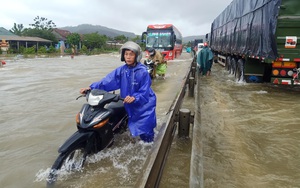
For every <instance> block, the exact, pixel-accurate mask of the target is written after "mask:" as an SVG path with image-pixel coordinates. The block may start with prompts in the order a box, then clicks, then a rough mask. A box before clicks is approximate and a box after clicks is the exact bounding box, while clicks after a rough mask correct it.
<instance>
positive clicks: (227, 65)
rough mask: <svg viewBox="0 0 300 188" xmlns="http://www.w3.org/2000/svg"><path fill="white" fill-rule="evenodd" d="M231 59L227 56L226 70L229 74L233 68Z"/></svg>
mask: <svg viewBox="0 0 300 188" xmlns="http://www.w3.org/2000/svg"><path fill="white" fill-rule="evenodd" d="M230 59H231V57H230V56H227V58H226V63H225V70H227V71H228V72H229V71H230V66H231V63H230Z"/></svg>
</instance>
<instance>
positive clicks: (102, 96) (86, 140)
mask: <svg viewBox="0 0 300 188" xmlns="http://www.w3.org/2000/svg"><path fill="white" fill-rule="evenodd" d="M81 97H86V100H87V103H85V104H84V105H83V106H82V108H81V110H80V112H79V113H78V114H77V115H76V123H77V131H76V132H75V133H74V134H73V135H71V136H70V137H69V138H68V139H67V140H66V141H65V142H64V144H63V145H62V146H60V148H59V149H58V152H59V155H58V157H57V159H56V160H55V162H54V164H53V165H52V167H51V170H50V173H49V175H48V177H47V186H52V185H54V183H55V182H56V180H57V178H58V171H59V170H60V169H64V170H66V171H74V170H80V169H81V168H82V167H83V165H84V163H85V160H86V158H87V156H89V155H92V154H96V153H98V152H99V151H101V150H103V149H105V148H108V147H110V146H111V145H112V144H113V141H114V135H115V134H117V133H119V134H120V133H123V132H125V131H126V130H127V123H128V115H127V113H126V111H125V108H124V104H123V99H122V98H121V97H120V95H118V94H114V93H109V92H106V91H104V90H98V89H95V90H88V91H86V93H85V94H83V95H81V96H79V97H77V99H76V100H78V99H79V98H81Z"/></svg>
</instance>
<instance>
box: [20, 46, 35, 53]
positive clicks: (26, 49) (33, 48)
mask: <svg viewBox="0 0 300 188" xmlns="http://www.w3.org/2000/svg"><path fill="white" fill-rule="evenodd" d="M35 49H36V46H32V47H30V48H24V51H23V53H24V54H35Z"/></svg>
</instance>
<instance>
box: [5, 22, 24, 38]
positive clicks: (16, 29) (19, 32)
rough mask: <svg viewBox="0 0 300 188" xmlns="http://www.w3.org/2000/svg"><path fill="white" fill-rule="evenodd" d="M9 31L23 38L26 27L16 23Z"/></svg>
mask: <svg viewBox="0 0 300 188" xmlns="http://www.w3.org/2000/svg"><path fill="white" fill-rule="evenodd" d="M9 31H10V32H12V33H14V34H16V35H19V36H22V34H23V31H24V26H23V24H16V23H14V27H13V28H11V29H10V30H9Z"/></svg>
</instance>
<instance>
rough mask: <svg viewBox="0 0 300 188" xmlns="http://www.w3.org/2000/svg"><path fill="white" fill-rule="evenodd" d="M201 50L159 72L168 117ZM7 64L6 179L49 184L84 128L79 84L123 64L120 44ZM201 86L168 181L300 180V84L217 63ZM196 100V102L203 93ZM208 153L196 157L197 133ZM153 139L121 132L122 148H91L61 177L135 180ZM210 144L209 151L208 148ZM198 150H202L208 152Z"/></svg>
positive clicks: (162, 113) (84, 186)
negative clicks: (242, 75)
mask: <svg viewBox="0 0 300 188" xmlns="http://www.w3.org/2000/svg"><path fill="white" fill-rule="evenodd" d="M191 61H192V60H191V57H190V55H189V54H186V53H183V55H182V56H181V57H180V58H178V59H176V60H174V61H170V62H169V64H168V72H167V74H166V79H165V80H164V79H161V78H157V79H155V80H153V82H152V87H153V90H154V91H155V92H156V94H157V98H158V104H157V117H158V126H157V128H156V130H155V131H156V132H158V131H159V128H160V126H161V125H162V123H164V122H165V121H166V120H167V118H168V116H167V113H168V110H169V107H170V106H171V105H172V102H173V100H174V98H175V97H176V94H177V93H178V91H179V89H180V87H181V86H182V80H183V77H184V75H185V74H186V71H187V68H188V67H189V66H190V63H191ZM6 62H7V65H6V66H5V67H3V68H0V76H1V79H0V106H1V108H0V127H1V132H0V148H1V149H0V160H1V168H0V187H1V188H2V187H3V188H16V187H18V188H19V187H20V188H21V187H31V188H40V187H45V186H46V177H47V174H48V172H49V169H50V167H51V165H52V164H53V162H54V160H55V159H56V157H57V155H58V153H57V149H58V147H59V146H60V145H61V144H62V143H63V142H64V141H65V140H66V139H67V138H68V137H69V136H70V135H71V134H72V133H73V132H74V131H76V126H75V115H76V113H77V112H78V111H79V110H80V108H81V106H82V104H83V103H84V102H85V101H84V99H82V100H75V99H76V97H78V96H79V89H80V88H82V87H86V86H88V85H89V84H90V83H91V82H94V81H97V80H99V79H101V78H102V77H103V76H105V75H106V74H107V73H108V72H110V71H112V70H113V69H115V68H116V67H117V66H120V63H121V62H120V57H119V54H104V55H99V56H76V57H75V58H74V59H71V58H70V57H67V56H64V57H58V58H34V59H17V58H16V59H12V60H7V61H6ZM195 89H197V92H196V93H197V96H195V98H192V99H191V98H189V99H188V100H186V101H185V103H184V104H183V107H184V108H188V109H190V110H191V111H192V112H193V113H195V114H196V116H195V117H196V118H197V119H195V124H194V125H193V126H191V127H190V135H189V136H190V137H189V138H188V139H181V138H178V137H177V135H176V136H175V137H174V139H173V143H172V148H171V150H170V152H169V154H170V156H169V158H168V161H167V162H166V168H165V170H164V174H163V177H162V180H161V184H160V187H162V188H169V187H180V188H181V187H182V188H186V187H189V181H190V180H189V178H190V168H191V167H194V168H198V167H201V168H203V169H202V174H199V176H198V175H197V176H193V177H191V178H192V179H195V180H199V179H200V180H201V178H203V181H202V182H201V184H202V185H203V187H205V188H296V187H300V90H299V89H297V88H291V87H279V86H274V85H271V84H246V83H237V82H235V80H234V78H233V76H232V75H228V73H227V72H226V71H225V70H224V68H223V67H221V66H219V65H218V64H215V65H214V66H213V68H212V75H211V76H210V77H198V79H197V86H196V87H195ZM195 101H196V102H195ZM195 139H197V142H199V143H197V144H196V147H198V148H196V149H195V148H194V149H195V150H194V151H197V152H198V151H199V153H201V160H200V161H199V163H194V164H193V163H192V164H190V158H191V153H193V151H192V149H193V148H192V142H193V141H194V140H195ZM152 146H153V145H152V144H145V143H142V142H132V140H131V139H130V136H129V133H124V134H122V135H117V137H116V139H115V143H114V145H113V147H112V148H109V149H107V150H104V151H102V152H100V153H98V154H96V155H93V156H91V157H89V158H88V161H87V166H86V167H85V168H84V169H82V171H79V172H76V173H71V174H69V173H67V172H61V174H62V177H61V178H60V179H59V181H58V183H59V184H58V186H57V187H64V188H65V187H72V188H94V187H97V188H98V187H114V188H115V187H120V188H123V187H128V188H129V187H134V185H135V183H136V180H137V178H138V177H140V171H141V168H142V167H143V165H144V162H145V159H146V158H147V156H148V155H149V152H150V151H151V147H152ZM200 151H201V152H200ZM197 152H196V155H199V153H197Z"/></svg>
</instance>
